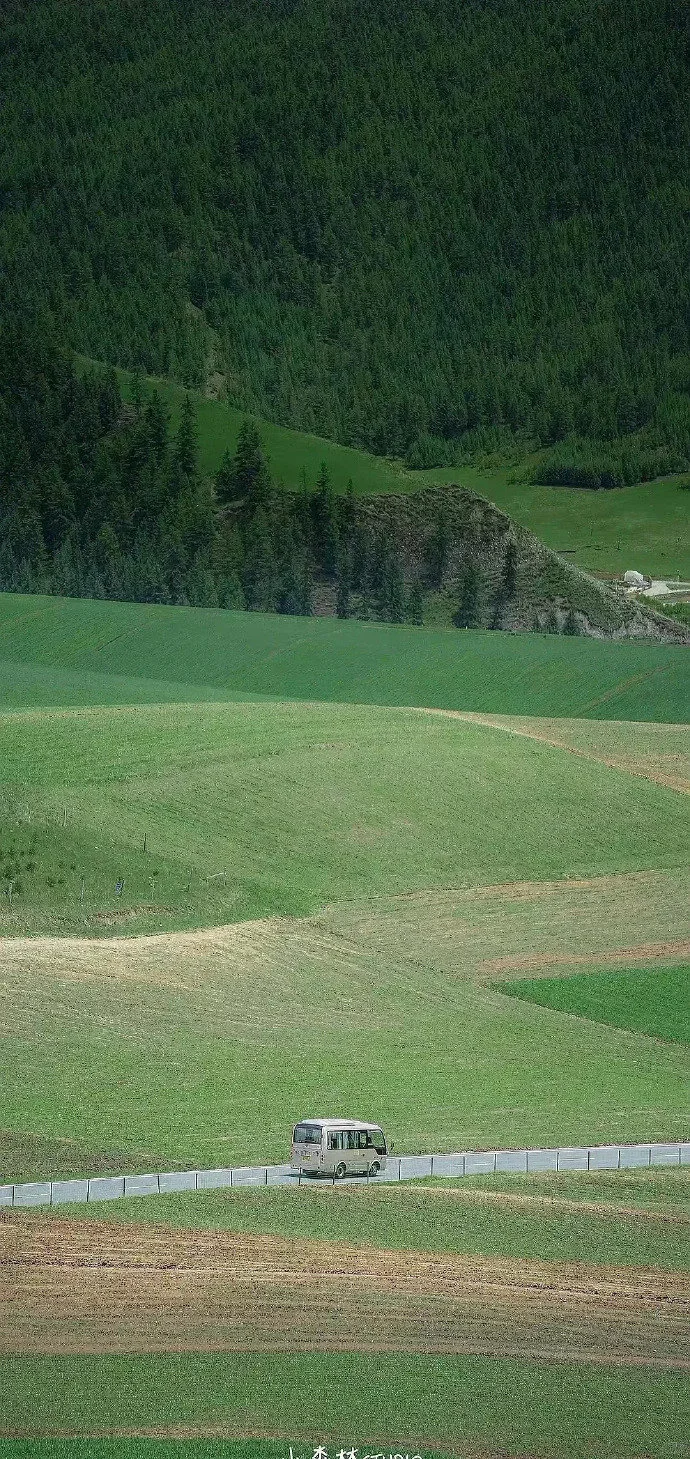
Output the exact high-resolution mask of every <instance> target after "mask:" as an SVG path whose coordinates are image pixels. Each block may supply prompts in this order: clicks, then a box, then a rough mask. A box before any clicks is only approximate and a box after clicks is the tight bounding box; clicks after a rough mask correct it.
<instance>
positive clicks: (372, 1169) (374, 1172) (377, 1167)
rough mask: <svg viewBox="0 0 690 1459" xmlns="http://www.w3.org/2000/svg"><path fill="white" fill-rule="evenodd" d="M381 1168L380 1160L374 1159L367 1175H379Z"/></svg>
mask: <svg viewBox="0 0 690 1459" xmlns="http://www.w3.org/2000/svg"><path fill="white" fill-rule="evenodd" d="M380 1169H381V1166H380V1165H379V1162H378V1160H372V1162H371V1165H370V1166H369V1169H368V1171H367V1175H378V1173H379V1171H380Z"/></svg>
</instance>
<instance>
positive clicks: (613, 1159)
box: [0, 1141, 690, 1206]
mask: <svg viewBox="0 0 690 1459" xmlns="http://www.w3.org/2000/svg"><path fill="white" fill-rule="evenodd" d="M651 1165H690V1141H686V1142H683V1143H679V1144H677V1145H672V1144H670V1145H669V1144H650V1145H589V1146H562V1147H560V1148H558V1149H553V1150H543V1149H535V1150H463V1151H459V1152H457V1153H455V1154H452V1155H448V1154H438V1155H396V1156H390V1155H389V1157H388V1161H387V1165H386V1170H385V1171H384V1172H383V1173H382V1174H381V1175H377V1176H375V1177H373V1179H375V1180H376V1182H377V1184H381V1183H383V1182H386V1181H389V1182H390V1181H400V1180H416V1179H419V1178H421V1177H424V1176H426V1177H427V1178H428V1177H429V1176H464V1175H494V1174H497V1173H504V1174H506V1173H513V1174H519V1175H525V1174H527V1175H529V1174H532V1173H534V1174H536V1173H537V1172H538V1171H545V1170H629V1169H632V1168H633V1167H636V1166H651ZM361 1178H362V1177H357V1176H352V1177H350V1179H352V1180H357V1179H360V1180H361ZM339 1183H340V1182H339ZM298 1184H300V1177H299V1176H298V1175H296V1174H295V1172H294V1171H293V1170H292V1169H291V1167H290V1166H289V1165H236V1166H233V1167H229V1168H228V1169H225V1170H223V1169H219V1170H180V1171H167V1172H165V1173H163V1174H159V1173H156V1174H152V1175H105V1176H94V1177H92V1178H91V1179H90V1180H52V1181H51V1180H43V1181H29V1182H25V1183H24V1184H21V1185H2V1186H0V1206H58V1205H66V1204H69V1203H70V1202H82V1201H111V1200H118V1199H120V1198H121V1197H123V1196H155V1195H170V1194H172V1193H174V1192H175V1191H194V1190H199V1191H202V1190H218V1189H220V1188H222V1187H226V1188H227V1187H228V1186H232V1187H235V1188H236V1187H238V1186H247V1185H252V1186H255V1185H298Z"/></svg>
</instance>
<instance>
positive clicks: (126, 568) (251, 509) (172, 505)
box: [0, 321, 685, 638]
mask: <svg viewBox="0 0 690 1459" xmlns="http://www.w3.org/2000/svg"><path fill="white" fill-rule="evenodd" d="M46 329H47V325H46V323H45V321H43V322H42V323H40V322H39V323H37V324H36V325H35V326H34V328H33V330H29V329H23V330H21V329H18V328H13V327H11V326H5V328H4V329H3V330H0V591H10V592H17V591H18V592H34V593H58V594H64V595H67V596H72V597H89V598H114V599H126V600H134V601H139V602H154V603H179V604H192V605H195V606H198V607H222V608H250V609H258V610H262V611H267V612H278V613H293V614H304V615H309V614H311V613H312V612H316V613H337V615H338V616H339V617H340V618H348V617H350V616H357V617H359V618H363V619H375V620H379V621H384V622H392V623H402V622H411V623H418V624H419V623H422V622H423V621H431V622H440V623H448V624H449V623H455V624H456V625H457V626H458V627H469V628H476V627H487V628H494V629H501V628H527V629H529V628H547V629H548V630H549V631H552V632H566V633H579V632H590V631H594V632H598V633H608V634H610V633H624V634H632V635H635V636H638V635H640V634H642V635H651V636H654V637H664V638H674V637H675V638H678V637H680V638H683V637H684V636H685V634H684V630H683V628H682V626H681V625H680V624H676V623H672V622H669V621H666V622H664V621H663V620H661V619H659V618H658V617H657V616H656V615H652V614H650V613H648V612H646V611H645V610H644V609H642V608H639V607H637V606H636V605H633V604H630V603H628V602H627V601H626V600H625V599H623V598H621V597H619V596H618V595H617V594H616V593H614V592H613V591H611V590H610V589H609V588H607V587H605V586H604V585H603V584H599V583H597V582H595V581H594V579H591V578H589V577H587V576H586V575H585V574H584V573H580V572H578V571H577V570H576V569H575V568H573V567H572V566H571V565H570V564H568V563H566V562H565V561H564V560H563V559H562V558H559V557H558V556H557V555H556V554H555V553H552V552H549V551H548V549H547V548H546V547H544V546H543V544H542V543H540V542H539V541H538V540H537V539H536V538H535V537H534V536H533V535H532V534H531V533H530V532H527V531H525V530H524V529H523V528H520V527H518V526H517V524H516V523H514V522H512V521H511V519H510V517H508V516H506V514H505V513H503V512H501V511H499V509H498V508H497V507H495V506H494V505H492V504H491V503H490V502H488V501H484V500H483V499H482V498H481V497H478V496H477V495H476V494H475V493H473V492H470V491H466V490H464V489H463V488H461V487H453V486H441V487H437V488H430V489H428V490H427V491H425V492H424V491H420V492H416V493H411V494H405V495H403V496H395V495H392V494H391V495H387V496H383V497H377V496H374V497H365V496H357V495H356V494H355V492H354V489H353V484H352V483H350V488H349V490H348V491H347V492H345V493H340V494H338V493H336V492H335V491H334V490H333V487H332V484H331V481H330V478H329V474H328V469H327V467H326V465H325V464H324V465H323V466H322V467H321V471H320V473H319V476H318V479H317V480H316V481H315V482H312V483H309V484H308V485H309V487H311V489H307V483H305V489H303V490H300V491H288V490H286V489H285V488H282V487H279V486H278V485H277V483H276V482H275V481H274V480H273V479H272V477H271V474H270V470H269V467H268V463H267V461H266V458H265V455H264V452H263V449H262V444H261V440H260V437H259V434H258V432H257V429H256V427H255V426H254V425H253V424H252V422H251V421H249V420H247V421H245V423H244V425H243V427H242V429H241V431H240V434H239V439H238V441H237V446H236V449H235V451H234V453H233V454H231V453H230V451H227V452H226V454H225V457H224V459H223V461H222V463H221V466H220V469H219V470H218V472H217V473H216V475H215V477H214V478H209V477H205V476H203V475H202V473H201V472H200V470H199V462H198V450H197V426H196V419H195V410H194V405H193V402H192V400H191V398H190V397H189V396H187V397H186V399H185V403H184V406H183V409H182V412H181V416H180V420H179V423H178V425H177V427H176V429H174V430H173V429H171V426H170V421H169V417H168V413H167V410H166V407H165V405H164V403H163V401H162V400H161V398H160V396H159V395H158V394H157V393H156V391H155V390H151V389H146V388H144V386H143V384H142V383H141V382H136V381H135V393H134V399H133V400H131V401H127V402H123V400H122V398H121V395H120V391H119V386H118V381H117V376H116V374H115V371H114V370H113V369H112V368H111V369H110V370H103V369H101V370H96V369H92V370H91V371H90V372H87V373H84V372H83V371H81V372H80V371H77V369H76V367H75V364H74V361H73V359H72V358H71V357H70V356H69V354H68V353H67V352H66V351H63V350H61V349H60V348H59V346H58V345H57V344H56V343H55V342H54V341H52V342H51V341H50V340H49V339H48V338H47V337H46V333H45V331H46Z"/></svg>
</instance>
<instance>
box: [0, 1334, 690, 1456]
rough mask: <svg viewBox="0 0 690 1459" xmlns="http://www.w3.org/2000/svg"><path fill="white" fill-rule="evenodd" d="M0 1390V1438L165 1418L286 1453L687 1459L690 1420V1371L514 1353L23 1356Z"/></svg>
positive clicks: (149, 1423)
mask: <svg viewBox="0 0 690 1459" xmlns="http://www.w3.org/2000/svg"><path fill="white" fill-rule="evenodd" d="M0 1385H1V1386H2V1392H3V1412H2V1418H1V1420H0V1424H1V1427H0V1433H2V1432H3V1431H4V1433H6V1434H7V1433H12V1432H13V1431H14V1432H17V1430H18V1431H19V1432H20V1433H27V1432H28V1433H32V1432H38V1433H41V1432H44V1433H45V1432H46V1430H48V1431H51V1430H52V1431H53V1432H55V1431H56V1430H57V1432H58V1433H60V1432H61V1431H62V1432H63V1433H64V1432H65V1431H66V1432H67V1433H76V1434H78V1433H82V1434H84V1433H88V1432H89V1430H91V1431H94V1430H95V1431H96V1432H99V1431H101V1432H102V1431H103V1430H104V1429H105V1431H106V1432H107V1431H108V1430H113V1429H114V1430H116V1431H117V1430H118V1429H121V1430H124V1431H125V1432H127V1431H130V1432H131V1431H132V1430H134V1431H135V1433H136V1431H137V1430H141V1429H144V1430H146V1429H147V1428H148V1429H149V1430H151V1429H153V1430H154V1431H155V1430H158V1432H160V1430H161V1428H163V1429H164V1428H165V1425H166V1424H167V1425H171V1426H172V1425H179V1426H180V1427H182V1429H183V1430H184V1428H185V1427H187V1428H188V1429H189V1428H191V1429H192V1431H193V1430H194V1429H195V1428H197V1427H198V1426H201V1425H203V1424H204V1423H205V1424H206V1425H208V1426H209V1427H210V1428H211V1431H213V1428H214V1427H216V1428H218V1427H220V1429H221V1432H222V1431H223V1430H224V1431H225V1432H226V1433H228V1435H232V1434H242V1433H246V1432H247V1431H248V1430H249V1432H257V1430H258V1432H259V1433H261V1432H263V1433H269V1434H282V1435H283V1436H284V1439H285V1442H284V1444H283V1446H282V1454H281V1459H285V1446H286V1444H287V1443H288V1441H292V1442H293V1443H294V1442H295V1440H296V1439H298V1438H301V1439H302V1441H303V1443H304V1442H305V1441H307V1440H311V1439H314V1442H315V1443H317V1442H322V1443H324V1442H330V1443H332V1444H333V1452H335V1450H336V1447H340V1445H341V1444H342V1443H343V1442H345V1443H346V1444H347V1445H349V1444H350V1443H354V1444H356V1445H357V1446H358V1448H359V1450H360V1454H361V1453H362V1452H363V1451H364V1450H365V1449H366V1448H368V1447H369V1445H372V1447H373V1448H376V1449H378V1448H379V1447H380V1446H382V1445H384V1444H385V1447H386V1450H387V1451H388V1450H389V1449H390V1448H392V1447H393V1446H395V1448H396V1450H402V1452H403V1453H405V1452H408V1453H412V1452H413V1451H414V1450H416V1449H417V1445H418V1444H423V1443H424V1440H428V1441H431V1442H434V1443H436V1442H437V1443H439V1445H440V1446H441V1447H442V1445H443V1442H444V1441H446V1443H449V1444H451V1445H453V1448H454V1451H455V1452H456V1453H458V1454H463V1453H465V1454H466V1453H467V1452H468V1450H467V1448H466V1447H465V1446H466V1444H469V1445H470V1452H472V1449H473V1448H479V1447H480V1446H484V1448H485V1449H487V1448H488V1449H490V1450H491V1449H492V1448H493V1449H495V1450H497V1451H498V1452H506V1451H508V1452H509V1453H511V1454H524V1455H526V1456H527V1455H529V1456H531V1459H535V1456H537V1455H542V1454H543V1455H545V1456H546V1455H554V1454H558V1455H564V1456H568V1459H570V1456H572V1459H581V1455H582V1454H583V1452H587V1454H588V1455H590V1456H592V1459H599V1456H602V1459H603V1456H604V1455H606V1456H609V1459H610V1456H611V1454H612V1453H614V1454H616V1455H621V1456H623V1455H645V1456H648V1459H667V1456H668V1455H669V1452H673V1453H676V1454H677V1453H682V1451H683V1448H684V1447H685V1445H686V1440H687V1433H688V1428H689V1426H690V1396H689V1394H688V1385H687V1381H686V1380H685V1378H684V1375H682V1374H678V1373H668V1374H667V1373H663V1372H646V1371H644V1370H632V1371H626V1370H621V1369H616V1368H601V1369H598V1368H596V1367H593V1366H591V1365H585V1364H583V1365H578V1364H577V1363H573V1364H557V1365H553V1364H549V1363H540V1362H528V1361H524V1362H522V1361H519V1360H516V1359H493V1358H482V1357H469V1358H465V1357H458V1358H455V1357H453V1358H439V1357H425V1356H424V1355H417V1354H415V1355H414V1356H407V1355H398V1354H376V1355H372V1354H365V1355H364V1354H362V1355H358V1354H339V1353H327V1354H308V1355H299V1356H295V1355H293V1354H277V1353H271V1354H269V1355H264V1354H258V1353H246V1354H245V1353H242V1354H228V1353H217V1354H199V1355H196V1354H193V1355H189V1354H179V1355H175V1354H172V1355H165V1356H162V1357H152V1358H146V1359H142V1358H137V1357H91V1358H71V1357H70V1358H49V1357H44V1358H40V1357H39V1358H36V1357H31V1358H23V1357H21V1356H17V1357H14V1358H4V1359H2V1360H0ZM375 1439H378V1444H372V1441H373V1440H375ZM612 1442H613V1444H615V1448H614V1449H612ZM456 1445H457V1446H458V1447H457V1448H455V1446H456ZM307 1449H308V1444H307ZM125 1452H127V1451H125ZM129 1452H130V1455H131V1450H130V1451H129ZM202 1452H203V1451H202ZM232 1452H233V1451H232V1450H231V1453H232ZM240 1452H242V1454H243V1459H244V1451H243V1450H242V1451H240ZM267 1452H270V1451H267ZM279 1452H280V1451H279ZM187 1453H188V1454H193V1453H194V1450H193V1448H192V1449H191V1450H187ZM295 1453H296V1454H300V1455H302V1454H303V1453H304V1450H303V1449H296V1450H295ZM262 1459H263V1455H262Z"/></svg>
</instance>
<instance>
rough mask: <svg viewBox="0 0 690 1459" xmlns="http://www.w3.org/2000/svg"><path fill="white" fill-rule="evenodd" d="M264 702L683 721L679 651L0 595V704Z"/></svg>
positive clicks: (685, 703)
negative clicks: (324, 703) (365, 705)
mask: <svg viewBox="0 0 690 1459" xmlns="http://www.w3.org/2000/svg"><path fill="white" fill-rule="evenodd" d="M265 696H268V697H273V698H277V699H281V700H282V699H308V700H319V701H324V700H328V701H341V702H344V703H364V704H377V705H423V706H429V707H436V708H441V709H463V710H473V711H478V712H487V713H489V712H491V713H496V714H522V715H547V716H553V715H557V716H578V717H580V718H584V719H590V718H591V719H616V720H635V721H637V720H654V721H658V722H666V723H678V722H684V721H686V720H687V719H688V707H689V704H690V693H689V691H688V674H687V653H686V652H685V650H684V649H683V647H682V646H676V645H675V644H659V643H653V642H651V643H650V642H640V643H638V642H632V641H626V642H622V643H614V642H610V641H606V640H593V639H583V638H568V637H564V636H561V635H551V634H537V633H530V634H507V633H490V632H488V631H487V632H474V631H472V630H458V629H423V628H411V627H398V626H395V625H387V624H377V623H360V622H356V621H353V620H345V621H341V620H339V619H335V618H293V617H288V616H279V615H272V614H259V613H229V612H224V611H222V610H220V609H211V608H209V609H205V608H169V607H164V606H160V605H155V604H154V605H151V604H137V603H109V602H90V601H89V600H87V599H79V598H47V597H39V596H36V597H27V596H24V595H21V594H10V593H4V594H0V706H2V707H6V708H12V707H16V708H23V707H28V706H30V705H36V707H41V706H45V705H59V704H78V703H81V704H108V703H111V704H117V703H120V704H122V703H124V704H127V703H136V702H142V701H144V700H146V699H148V702H149V703H160V702H163V701H165V702H171V701H173V700H178V701H189V700H192V701H198V700H202V699H218V698H223V699H225V698H247V699H256V698H261V697H265Z"/></svg>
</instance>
